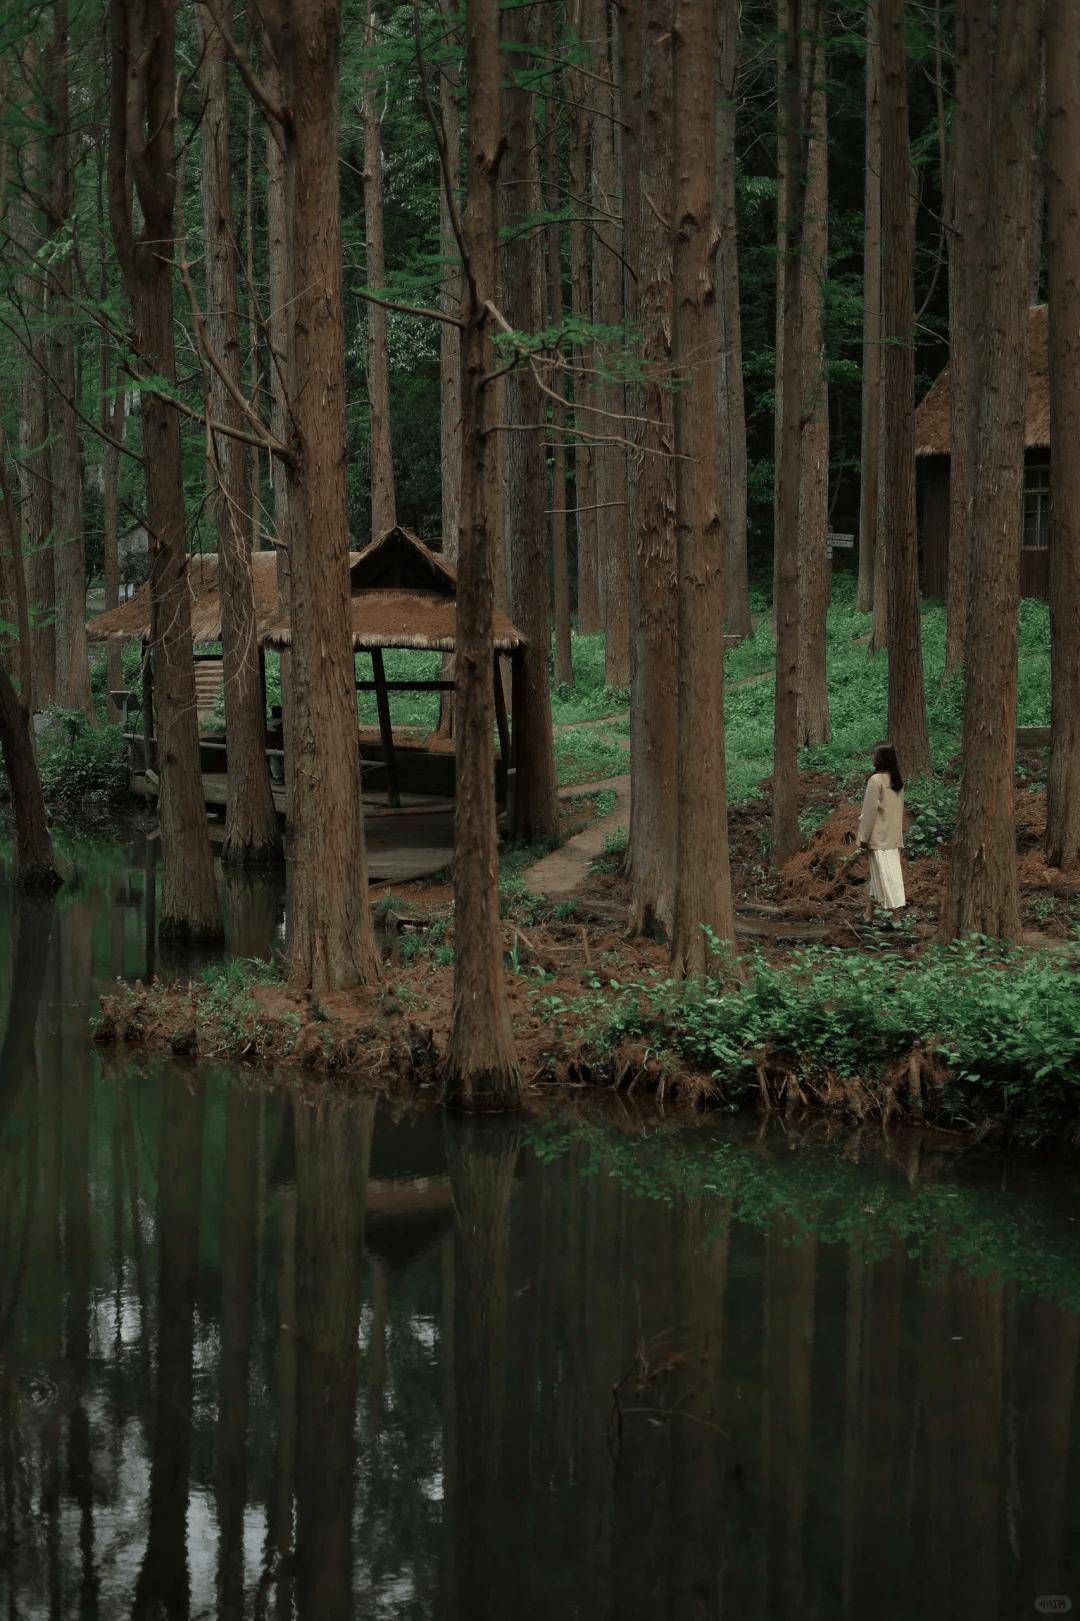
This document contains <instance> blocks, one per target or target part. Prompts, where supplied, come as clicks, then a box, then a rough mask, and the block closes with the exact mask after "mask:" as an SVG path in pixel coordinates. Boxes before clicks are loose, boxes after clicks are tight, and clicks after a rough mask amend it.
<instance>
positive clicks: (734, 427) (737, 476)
mask: <svg viewBox="0 0 1080 1621" xmlns="http://www.w3.org/2000/svg"><path fill="white" fill-rule="evenodd" d="M739 27H740V17H739V4H738V0H721V3H720V50H719V58H718V78H719V85H718V88H719V101H718V103H717V110H716V140H717V167H716V185H717V200H716V211H717V219H718V222H719V227H720V251H719V260H718V263H719V273H718V284H719V297H718V298H717V301H716V308H717V316H718V318H719V347H718V352H717V369H718V381H719V393H718V395H717V409H718V412H719V433H720V489H721V492H722V495H723V498H724V501H725V505H726V508H727V536H728V548H727V558H726V560H725V585H724V599H725V602H726V604H727V624H728V629H729V630H730V631H732V632H733V633H734V634H735V635H736V636H749V635H750V632H751V630H752V629H753V626H752V624H751V622H750V580H749V575H748V572H747V570H748V564H747V555H746V399H745V395H744V393H743V352H742V309H741V299H740V292H739V240H738V219H737V215H736V210H735V166H734V164H731V163H726V162H724V160H723V154H724V153H725V152H728V151H731V150H733V149H734V143H735V127H736V116H737V106H738V74H739Z"/></svg>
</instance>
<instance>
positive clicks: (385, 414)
mask: <svg viewBox="0 0 1080 1621" xmlns="http://www.w3.org/2000/svg"><path fill="white" fill-rule="evenodd" d="M375 52H376V38H375V12H374V10H372V11H371V12H370V13H369V15H368V27H367V47H366V61H365V64H364V97H363V107H362V112H363V118H364V229H365V231H366V234H367V284H368V286H369V287H370V289H371V291H372V292H373V293H378V292H380V291H381V290H382V288H383V287H385V285H386V258H385V252H384V245H383V155H382V113H381V112H380V110H379V94H378V79H377V73H376V64H375ZM386 319H387V317H386V311H385V309H383V308H382V306H381V305H380V304H371V303H369V304H368V307H367V320H368V332H367V336H368V343H367V353H368V401H369V404H370V406H371V533H372V535H381V534H382V533H383V532H384V531H385V530H387V529H392V528H393V527H394V524H395V523H396V522H397V509H396V502H395V496H394V446H393V441H392V438H391V433H390V345H389V343H388V341H387V332H386Z"/></svg>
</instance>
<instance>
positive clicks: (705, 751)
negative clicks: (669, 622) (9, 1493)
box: [671, 0, 735, 974]
mask: <svg viewBox="0 0 1080 1621" xmlns="http://www.w3.org/2000/svg"><path fill="white" fill-rule="evenodd" d="M671 39H672V57H673V67H672V100H673V106H674V120H673V138H672V178H671V194H672V199H673V226H674V234H675V242H674V251H673V272H674V274H673V281H674V298H675V312H674V323H673V333H672V359H673V361H674V370H675V376H676V378H677V379H678V382H679V385H680V386H679V387H678V389H677V391H676V394H675V418H674V420H675V456H676V461H675V513H676V551H677V559H678V593H679V630H678V661H677V668H678V689H679V700H678V701H679V727H678V733H679V736H678V764H677V781H678V845H677V851H676V861H675V919H674V926H673V931H672V957H673V960H674V963H675V965H676V968H677V970H678V971H679V972H681V973H686V974H701V973H702V972H704V969H705V966H706V963H707V961H708V953H709V942H708V940H707V938H706V934H705V931H706V929H709V930H711V931H712V933H713V934H714V935H715V937H716V938H717V939H719V940H733V939H734V937H735V914H734V909H733V906H732V899H731V867H730V863H729V859H728V825H727V770H726V763H725V760H724V661H723V659H722V658H721V657H718V656H717V651H716V635H717V630H718V628H719V627H720V626H721V625H722V624H723V622H724V546H725V541H726V538H727V537H726V535H725V533H724V520H723V515H722V513H721V509H720V491H719V488H718V479H717V468H716V370H715V361H714V347H715V333H716V314H715V310H714V309H713V307H712V305H713V300H714V298H715V296H716V292H715V280H714V278H715V272H716V250H717V233H716V219H715V214H714V207H715V195H716V191H715V184H714V173H715V165H716V160H717V152H716V109H715V102H716V78H715V60H716V47H717V15H716V7H715V3H714V0H708V3H707V4H703V3H702V0H678V3H677V6H676V11H675V18H674V24H673V27H672V33H671ZM720 159H721V161H722V162H724V163H732V164H733V163H734V162H735V152H734V148H733V147H732V148H729V149H728V150H727V151H726V152H723V153H721V154H720Z"/></svg>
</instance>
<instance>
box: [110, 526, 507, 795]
mask: <svg viewBox="0 0 1080 1621" xmlns="http://www.w3.org/2000/svg"><path fill="white" fill-rule="evenodd" d="M251 567H252V580H253V584H254V592H255V617H256V627H257V636H258V642H259V647H260V661H261V659H262V651H263V650H264V649H265V648H267V647H270V648H274V649H276V650H279V651H281V652H287V651H288V650H289V648H290V647H291V645H292V625H291V622H290V618H289V614H288V613H287V612H282V611H281V608H280V605H279V600H278V580H277V553H276V551H266V552H253V553H252V557H251ZM187 583H188V588H189V591H190V597H191V632H192V640H193V641H194V642H196V643H207V642H219V641H220V640H221V621H222V614H221V597H220V593H219V588H218V584H219V582H218V557H217V554H216V553H208V554H194V555H192V556H191V557H189V559H188V569H187ZM349 589H350V598H349V605H350V613H351V618H352V634H353V647H354V648H355V649H356V651H357V652H365V653H369V654H370V655H371V662H372V675H373V677H374V679H373V680H371V681H367V680H359V681H357V689H358V690H359V691H361V692H374V694H375V697H376V700H377V706H378V711H379V751H380V754H381V757H382V759H383V762H384V764H385V768H386V773H387V782H388V791H389V797H390V802H391V804H396V803H398V799H399V790H398V762H397V760H396V755H395V744H394V738H393V733H392V728H391V724H390V705H389V694H390V693H391V692H401V691H406V690H408V691H425V692H433V691H452V690H453V681H451V680H449V679H446V678H444V677H439V678H438V679H431V680H420V679H417V680H403V681H388V680H387V678H386V671H385V668H384V665H383V657H382V654H383V649H384V648H406V649H416V650H420V651H428V652H438V653H453V652H454V651H455V647H456V643H457V572H456V570H455V569H454V567H453V566H452V564H450V563H449V562H447V560H446V559H445V558H443V557H441V556H440V555H439V553H438V552H434V551H432V550H431V549H430V547H428V546H425V545H424V543H423V541H422V540H420V538H419V537H418V536H417V535H414V534H413V533H412V532H411V531H410V530H408V529H404V528H402V527H400V526H395V527H394V528H393V529H388V530H387V531H386V532H385V533H384V534H382V535H379V536H377V537H376V538H375V539H374V540H373V541H371V543H370V544H369V545H367V546H365V547H364V549H363V551H359V552H350V553H349ZM493 629H494V644H495V646H494V650H495V654H496V664H497V663H498V658H499V656H500V655H501V656H504V657H510V658H511V659H512V660H513V662H514V665H515V675H516V679H515V687H517V686H518V685H519V683H520V659H519V658H518V655H519V654H520V653H521V650H522V649H523V648H524V646H525V638H524V637H523V636H522V634H521V632H520V631H519V630H517V628H516V627H515V626H514V625H513V624H511V622H510V620H509V619H508V618H507V616H506V615H505V614H504V613H500V612H498V611H496V612H495V615H494V625H493ZM87 635H88V637H89V638H90V640H91V641H95V642H115V641H125V642H126V641H135V640H138V641H141V642H143V643H144V644H146V643H148V642H149V640H150V587H149V583H147V584H145V585H143V586H142V587H141V588H140V589H139V590H138V591H137V592H136V593H135V595H134V596H133V597H131V598H130V600H129V601H127V602H123V603H121V604H120V605H119V606H118V607H116V608H110V609H109V610H108V611H107V612H105V613H102V614H98V615H97V616H96V617H95V618H94V619H91V620H90V622H89V624H88V626H87ZM493 676H494V679H495V703H496V719H497V723H498V729H499V739H500V745H501V751H500V752H501V760H502V767H503V770H504V771H505V768H506V766H507V764H508V762H509V759H510V744H511V734H510V726H509V722H508V718H507V715H506V707H505V701H504V693H503V685H502V681H501V679H499V678H498V677H497V676H495V674H494V672H493ZM263 680H264V684H265V674H264V676H263ZM143 687H144V690H143V700H142V708H143V728H144V745H145V757H146V758H147V759H149V758H150V755H151V753H152V749H151V741H152V733H153V685H152V672H151V670H150V667H149V661H148V660H144V672H143ZM220 687H221V665H220V661H219V659H218V657H217V655H213V656H212V657H209V656H206V655H200V654H197V655H196V701H197V705H198V709H199V714H200V716H202V715H203V714H205V713H207V712H208V711H209V710H210V709H212V708H213V706H214V700H215V697H216V696H217V694H218V692H219V691H220ZM117 697H118V699H124V701H125V714H126V698H127V695H122V694H118V695H117ZM268 741H269V740H268ZM281 741H282V746H284V739H282V740H281ZM360 746H361V752H362V753H363V754H364V755H365V758H367V757H368V749H369V747H370V745H369V744H368V743H367V742H366V741H365V739H364V737H361V740H360ZM407 747H408V745H406V748H407ZM430 747H436V745H434V744H432V743H431V740H429V751H430ZM207 749H217V750H220V751H222V752H224V749H223V745H222V744H221V743H219V742H218V743H215V742H209V743H204V752H205V750H207ZM270 752H271V753H275V754H280V752H281V751H280V749H273V750H271V751H270ZM437 752H441V753H443V754H445V753H447V750H446V748H445V747H443V748H441V749H437ZM451 752H452V751H451Z"/></svg>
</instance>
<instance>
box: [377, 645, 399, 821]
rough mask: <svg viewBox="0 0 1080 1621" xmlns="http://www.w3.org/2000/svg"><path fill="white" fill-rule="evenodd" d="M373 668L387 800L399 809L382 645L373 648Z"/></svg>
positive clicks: (395, 763)
mask: <svg viewBox="0 0 1080 1621" xmlns="http://www.w3.org/2000/svg"><path fill="white" fill-rule="evenodd" d="M371 670H372V674H373V675H374V677H375V702H376V704H377V705H378V708H379V734H380V736H381V737H382V748H383V759H384V760H385V761H386V802H387V804H388V805H391V806H393V807H394V809H397V807H398V806H399V805H400V804H401V795H400V794H399V793H398V784H397V761H396V759H395V758H394V733H393V729H392V727H391V725H390V695H389V693H388V692H387V690H386V669H385V667H384V665H383V656H382V648H381V647H373V648H372V650H371Z"/></svg>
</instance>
